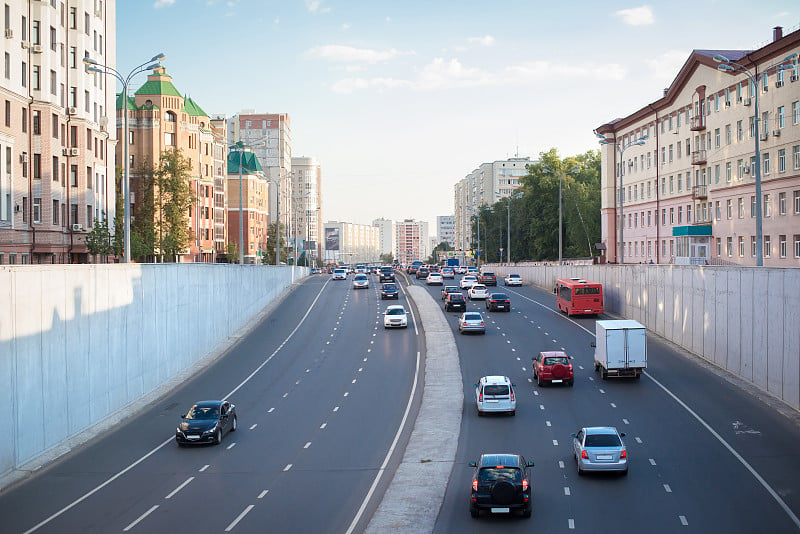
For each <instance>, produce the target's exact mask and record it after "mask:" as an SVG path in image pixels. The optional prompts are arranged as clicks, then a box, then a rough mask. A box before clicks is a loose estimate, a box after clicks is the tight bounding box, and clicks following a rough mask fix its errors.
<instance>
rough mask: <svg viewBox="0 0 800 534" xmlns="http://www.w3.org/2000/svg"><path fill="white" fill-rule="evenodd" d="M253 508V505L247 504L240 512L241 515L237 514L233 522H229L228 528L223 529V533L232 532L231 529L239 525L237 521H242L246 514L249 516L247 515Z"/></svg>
mask: <svg viewBox="0 0 800 534" xmlns="http://www.w3.org/2000/svg"><path fill="white" fill-rule="evenodd" d="M255 506H256V505H255V504H249V505H247V508H245V509H244V511H242V513H241V514H239V515H238V516H236V519H234V520H233V521H231V524H230V525H228V526H227V527H226V528H225V532H230V531H231V530H233V529H234V528H235V527H236V525H238V524H239V521H241V520H242V519H244V516H246V515H247V514H249V513H250V510H252V509H253V508H255Z"/></svg>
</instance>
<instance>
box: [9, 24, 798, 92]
mask: <svg viewBox="0 0 800 534" xmlns="http://www.w3.org/2000/svg"><path fill="white" fill-rule="evenodd" d="M6 31H8V30H6ZM789 81H790V82H796V81H797V74H792V75H791V76H789Z"/></svg>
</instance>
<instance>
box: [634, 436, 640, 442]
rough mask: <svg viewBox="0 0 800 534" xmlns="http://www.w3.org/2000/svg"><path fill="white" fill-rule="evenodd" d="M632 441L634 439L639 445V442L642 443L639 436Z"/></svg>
mask: <svg viewBox="0 0 800 534" xmlns="http://www.w3.org/2000/svg"><path fill="white" fill-rule="evenodd" d="M633 439H635V440H636V443H641V442H642V438H640V437H639V436H636V437H635V438H633Z"/></svg>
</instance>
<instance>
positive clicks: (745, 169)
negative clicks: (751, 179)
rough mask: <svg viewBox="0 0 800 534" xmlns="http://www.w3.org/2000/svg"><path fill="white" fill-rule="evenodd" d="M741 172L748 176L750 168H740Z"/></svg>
mask: <svg viewBox="0 0 800 534" xmlns="http://www.w3.org/2000/svg"><path fill="white" fill-rule="evenodd" d="M742 172H743V173H745V174H750V167H748V166H747V165H745V166H744V167H742Z"/></svg>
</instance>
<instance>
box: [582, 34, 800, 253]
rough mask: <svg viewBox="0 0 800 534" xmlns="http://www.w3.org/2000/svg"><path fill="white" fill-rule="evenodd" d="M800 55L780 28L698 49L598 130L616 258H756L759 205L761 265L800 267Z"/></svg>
mask: <svg viewBox="0 0 800 534" xmlns="http://www.w3.org/2000/svg"><path fill="white" fill-rule="evenodd" d="M798 53H800V31H793V32H792V33H789V34H787V35H784V34H783V30H782V28H780V27H776V28H774V29H773V39H772V41H771V42H769V43H768V44H766V45H765V46H763V47H761V48H759V49H757V50H694V51H693V52H692V53H691V54H690V55H689V57H688V59H687V60H686V62H685V63H684V65H683V67H682V68H681V70H680V72H679V73H678V75H677V77H676V78H675V79H674V81H673V82H672V84H671V85H670V87H669V88H668V89H666V90H665V91H664V95H663V97H662V98H660V99H659V100H657V101H655V102H653V103H651V104H649V105H648V106H645V107H643V108H642V109H640V110H638V111H636V112H634V113H632V114H630V115H628V116H626V117H624V118H621V119H615V120H613V121H611V122H608V123H606V124H603V125H601V126H600V127H598V128H597V129H596V133H597V134H599V135H601V136H603V137H605V139H606V140H607V142H606V144H604V145H603V147H602V151H601V156H602V173H601V195H602V204H601V206H602V215H601V216H602V241H603V243H604V244H605V246H606V249H607V260H608V261H610V262H625V263H650V262H651V261H652V262H653V263H681V264H737V265H756V258H757V245H756V243H757V239H756V214H757V210H756V206H757V204H756V203H760V204H761V207H762V213H763V217H762V220H763V232H762V233H763V260H764V265H766V266H787V267H788V266H792V267H797V266H800V80H798V79H799V78H800V67H798V61H797V57H798V56H797V54H798ZM792 54H794V56H792ZM787 57H790V60H789V61H786V60H785V58H787ZM726 62H730V63H726ZM721 64H728V65H731V68H733V70H728V71H723V70H720V69H719V65H721ZM734 64H738V65H739V66H741V67H743V68H745V69H747V70H748V71H749V72H750V73H751V74H752V75H753V76H754V79H755V80H756V82H757V83H755V84H754V83H752V81H751V80H750V78H749V77H748V76H747V75H746V74H744V73H743V72H741V70H740V69H739V68H738V67H736V66H735V65H734ZM782 66H785V67H787V69H786V70H779V67H782ZM756 106H757V107H758V113H756V111H755V110H756ZM756 142H758V146H759V148H758V151H759V156H760V171H761V183H762V191H761V198H756V180H755V176H756V172H755V171H756V156H755V153H756Z"/></svg>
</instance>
